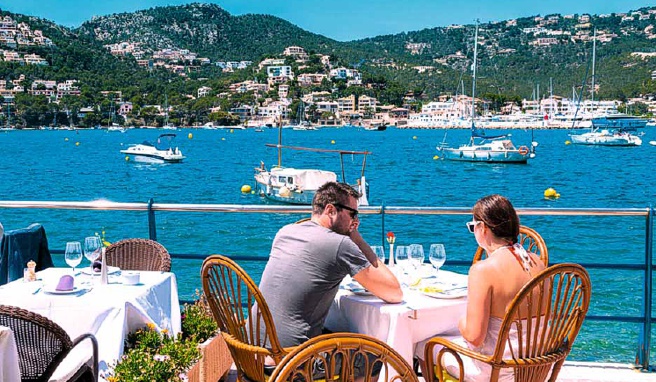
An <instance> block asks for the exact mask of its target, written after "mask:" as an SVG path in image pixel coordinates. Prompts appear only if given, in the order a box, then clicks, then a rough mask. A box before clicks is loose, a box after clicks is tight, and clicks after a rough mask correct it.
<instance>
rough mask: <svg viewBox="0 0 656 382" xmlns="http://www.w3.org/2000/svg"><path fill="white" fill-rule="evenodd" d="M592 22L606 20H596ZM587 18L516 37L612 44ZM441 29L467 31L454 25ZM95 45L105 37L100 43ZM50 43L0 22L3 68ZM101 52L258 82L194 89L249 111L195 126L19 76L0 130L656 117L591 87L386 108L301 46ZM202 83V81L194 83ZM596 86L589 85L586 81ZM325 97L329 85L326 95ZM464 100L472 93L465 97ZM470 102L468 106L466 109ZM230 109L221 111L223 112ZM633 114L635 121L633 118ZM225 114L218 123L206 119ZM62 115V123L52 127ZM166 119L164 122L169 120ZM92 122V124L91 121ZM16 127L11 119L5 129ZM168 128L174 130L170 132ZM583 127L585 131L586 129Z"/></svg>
mask: <svg viewBox="0 0 656 382" xmlns="http://www.w3.org/2000/svg"><path fill="white" fill-rule="evenodd" d="M613 16H614V17H617V16H620V17H621V23H622V25H623V26H622V29H621V31H622V33H633V32H636V33H637V32H639V33H641V34H644V35H645V36H646V38H648V39H653V38H656V33H655V32H656V31H654V29H653V25H649V26H648V27H646V28H644V30H639V31H636V30H635V27H634V26H632V22H633V21H644V20H649V19H651V18H654V17H656V10H655V9H648V10H645V11H644V12H641V11H635V12H631V13H626V14H620V15H618V14H613ZM598 17H600V18H604V17H610V15H599V16H598ZM561 19H565V20H568V19H569V20H570V21H573V22H575V24H574V26H573V29H571V30H563V29H557V28H555V27H554V26H555V25H557V24H558V22H559V20H561ZM590 22H591V20H590V16H589V15H586V14H584V15H576V16H575V15H564V16H560V15H555V16H546V17H541V16H537V17H535V18H534V19H533V25H532V26H530V27H525V28H522V29H521V32H522V34H523V36H525V37H527V38H528V45H530V46H533V47H548V46H550V45H555V44H576V43H582V42H589V41H591V40H592V39H595V40H596V42H597V43H599V44H603V43H608V42H611V41H613V39H615V38H617V37H618V35H617V34H616V33H610V32H608V31H604V30H596V29H595V30H593V28H592V27H591V23H590ZM504 23H505V25H506V26H507V27H512V26H517V20H507V21H504ZM448 28H464V26H461V25H453V26H451V27H448ZM100 38H101V39H102V38H103V36H102V34H101V35H100ZM478 44H479V45H480V48H481V49H482V50H484V51H487V53H488V54H498V55H504V54H510V53H513V51H514V50H513V49H502V48H501V47H500V46H499V43H498V41H496V40H495V37H494V35H493V34H492V35H489V36H488V37H487V38H486V37H483V38H481V39H479V41H478ZM52 45H53V42H52V40H51V39H50V38H48V37H46V36H44V34H43V32H42V31H40V30H33V29H31V28H30V26H29V25H27V24H26V23H24V22H20V23H19V22H16V21H15V20H13V19H12V18H11V17H10V16H4V17H3V18H2V19H0V47H4V48H5V49H0V59H1V60H3V61H5V62H15V63H19V64H20V65H43V66H47V65H49V64H48V61H47V60H45V59H44V58H42V57H41V56H39V55H38V54H34V53H31V54H30V53H20V51H23V52H24V51H25V50H24V49H22V50H21V49H20V48H25V47H31V46H41V47H48V46H52ZM104 47H105V49H107V51H109V52H110V53H111V54H112V55H113V56H115V57H119V58H122V59H126V58H130V59H134V60H135V61H136V63H137V65H139V66H140V67H142V68H144V69H145V70H148V71H152V70H167V71H170V72H172V73H175V74H178V75H179V76H182V77H186V76H188V75H189V73H192V72H193V71H197V70H198V69H199V68H200V67H203V66H208V65H213V66H216V67H219V68H220V69H221V71H222V72H224V73H231V72H234V71H237V70H252V71H253V72H254V73H258V74H259V76H257V77H254V79H252V80H245V81H240V82H234V83H231V84H229V85H228V86H227V87H225V88H221V89H219V88H213V87H211V86H198V87H197V88H196V89H195V91H194V92H192V93H190V94H183V95H182V96H183V97H184V98H186V99H192V100H193V99H201V98H203V97H208V98H209V99H214V100H216V99H228V100H231V99H233V98H236V97H240V96H241V95H244V94H248V95H250V98H249V99H252V100H256V101H253V102H251V103H244V102H231V103H223V104H222V105H223V107H222V106H218V105H217V104H218V102H214V103H213V105H212V102H210V103H208V105H209V107H208V108H207V111H206V113H205V117H204V118H195V119H194V120H193V121H192V120H190V118H185V117H184V116H182V117H179V118H175V117H174V115H175V114H176V113H175V108H176V106H175V105H168V104H167V103H166V102H165V103H163V104H141V105H135V104H134V103H133V102H131V101H130V100H128V99H126V97H124V96H123V94H122V92H121V91H120V90H116V89H105V90H104V91H101V93H102V94H103V95H104V96H105V98H106V100H108V101H109V104H110V106H109V107H106V108H105V109H103V108H102V107H101V105H98V104H96V105H94V104H89V105H81V106H79V107H77V108H73V107H69V106H68V105H67V102H63V103H62V101H65V100H66V99H67V98H68V99H70V98H69V97H79V96H80V95H81V91H80V87H82V86H84V85H85V84H83V83H80V81H78V80H77V79H75V78H69V79H66V80H60V81H55V80H46V79H41V78H26V77H25V75H23V74H21V75H20V76H18V77H17V78H13V79H0V97H2V98H1V100H2V103H3V107H2V113H1V114H0V125H2V126H3V128H6V129H11V128H14V127H17V128H37V129H38V128H73V127H88V128H94V127H96V128H99V127H111V126H112V125H116V126H122V127H161V126H163V125H178V126H181V127H182V126H183V127H206V128H213V127H216V126H218V125H230V126H243V127H267V126H268V127H271V126H277V125H280V124H282V125H284V126H286V125H295V126H297V127H299V128H302V126H300V125H301V124H303V125H305V126H314V127H318V126H331V125H332V126H345V125H347V126H348V125H354V126H363V127H374V128H375V127H376V126H383V125H385V126H387V125H393V126H397V127H399V128H406V127H407V128H469V127H471V120H472V113H474V115H475V118H476V120H477V121H478V122H477V123H479V124H483V125H484V126H486V127H490V128H517V127H520V128H527V127H533V128H571V127H572V126H573V123H574V122H576V121H589V120H590V119H591V118H592V117H594V116H596V115H608V114H613V113H617V112H618V111H621V112H627V111H631V108H632V107H633V108H634V114H637V113H640V114H642V115H643V116H644V115H652V114H654V113H655V112H656V99H654V97H653V95H651V94H644V95H641V96H639V97H633V98H629V99H624V100H618V99H595V98H594V92H595V91H599V84H595V85H592V86H594V89H592V97H590V94H589V93H590V91H589V90H588V91H587V92H585V93H584V91H583V90H581V89H575V88H573V89H572V91H571V92H572V94H571V95H562V94H553V91H552V90H551V89H550V87H551V86H552V85H551V84H550V85H547V86H544V84H543V87H542V92H540V89H539V85H538V89H535V90H534V91H533V96H532V97H531V98H523V99H517V100H513V101H506V102H505V103H504V104H503V105H502V106H501V107H497V108H496V110H492V109H491V107H490V101H488V100H485V99H483V98H480V97H475V99H474V102H472V97H471V95H468V94H467V93H468V92H469V90H471V89H469V88H467V89H466V88H465V85H464V82H463V84H462V86H461V87H458V90H457V91H455V92H450V93H448V94H440V95H438V96H437V98H436V99H427V98H426V97H425V95H423V94H416V93H415V92H413V91H412V90H410V89H408V90H407V92H406V94H405V96H404V97H403V100H402V102H401V104H386V103H383V102H380V101H379V100H378V99H376V98H375V97H372V96H370V95H367V91H366V90H367V88H371V87H372V86H374V85H375V84H371V83H369V84H365V83H363V80H362V73H361V72H360V71H359V70H358V69H355V68H350V67H345V66H339V65H337V64H336V62H337V60H335V59H334V57H331V55H327V54H320V53H312V54H310V53H309V52H307V51H306V49H304V48H303V47H301V46H288V47H287V48H285V49H284V51H283V52H280V54H279V55H277V56H276V57H268V58H264V59H262V60H261V61H259V62H253V61H247V60H243V61H214V62H213V61H212V60H210V59H209V58H207V57H199V55H198V54H197V53H194V52H192V51H190V50H189V49H181V48H179V49H176V48H166V49H157V50H155V49H150V48H147V47H145V46H143V44H141V43H139V42H129V41H123V42H119V43H112V44H105V45H104ZM430 48H431V44H430V43H417V42H411V41H409V42H407V43H406V44H405V49H406V51H407V52H409V53H410V54H412V55H415V54H421V53H422V51H424V50H426V49H430ZM653 55H654V53H649V52H633V53H632V54H631V56H632V57H635V58H636V59H643V60H644V59H646V58H648V57H651V56H653ZM468 60H469V59H468V58H467V56H466V54H464V53H463V52H460V51H458V52H456V53H455V54H451V55H447V56H444V57H440V58H435V59H434V62H435V65H434V66H429V65H418V66H411V69H413V70H416V71H417V72H418V73H427V74H430V73H431V72H439V71H440V67H442V66H444V65H446V66H450V67H462V66H463V65H464V66H465V67H466V66H467V62H468ZM372 65H378V66H386V67H390V66H391V67H394V66H395V65H399V64H395V63H389V62H386V61H385V60H380V62H373V63H372ZM403 65H409V64H403ZM310 67H311V68H319V69H320V70H317V71H316V72H307V69H308V68H310ZM295 70H296V71H300V72H301V73H298V74H297V73H295ZM650 79H651V80H653V79H656V70H654V71H653V72H652V73H651V78H650ZM199 82H201V81H199ZM338 82H339V83H342V84H344V85H345V86H346V87H355V88H357V87H360V88H362V89H363V91H358V92H357V94H353V93H352V94H350V95H347V96H342V97H340V96H339V94H338V92H336V90H337V87H336V86H335V85H334V84H336V83H338ZM593 83H594V79H593ZM327 84H328V85H331V84H332V85H333V86H334V87H333V88H332V91H328V90H321V91H315V90H314V89H316V88H318V87H320V86H322V85H323V87H324V88H326V85H327ZM328 88H330V86H328ZM21 93H22V94H28V95H32V96H44V97H46V99H47V102H48V103H49V104H55V105H56V106H53V108H55V109H57V111H56V112H53V118H51V120H47V121H41V122H42V125H39V126H34V125H33V124H32V125H31V126H28V125H30V123H26V122H23V123H21V121H20V118H17V115H16V112H17V110H16V105H15V102H14V101H15V97H16V95H17V94H21ZM469 94H471V92H469ZM472 103H474V105H475V107H472ZM226 104H229V105H230V107H229V108H228V109H227V110H226V108H225V105H226ZM638 111H639V112H638ZM213 115H214V116H217V115H222V116H223V117H222V118H213V117H212V116H213ZM58 116H59V118H57V117H58ZM169 116H171V119H170V120H169ZM92 117H93V118H92ZM12 118H13V120H12ZM169 121H172V122H173V123H170V122H169ZM582 127H585V122H583V126H582Z"/></svg>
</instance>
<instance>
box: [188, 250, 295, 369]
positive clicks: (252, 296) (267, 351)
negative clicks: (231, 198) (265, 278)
mask: <svg viewBox="0 0 656 382" xmlns="http://www.w3.org/2000/svg"><path fill="white" fill-rule="evenodd" d="M201 277H202V283H203V292H204V294H205V296H206V298H207V302H208V304H209V306H210V309H211V310H212V314H213V316H214V319H215V320H216V322H217V324H218V326H219V329H220V330H221V335H222V336H223V338H224V339H225V340H226V343H227V344H228V348H229V349H230V353H231V355H232V358H233V360H234V361H235V366H236V368H237V374H238V376H239V378H240V380H243V378H244V377H246V378H248V379H249V380H252V381H258V382H263V381H265V379H266V377H265V374H264V365H265V359H266V358H267V357H270V358H271V360H272V361H273V362H274V363H275V364H277V363H278V362H280V361H281V360H282V358H283V357H284V356H285V354H287V352H286V351H285V349H283V348H282V347H281V346H280V342H279V341H278V336H277V334H276V329H275V326H274V324H273V318H272V316H271V312H270V311H269V307H268V305H267V304H266V301H265V300H264V297H263V296H262V293H261V292H260V289H259V288H258V287H257V285H256V284H255V282H254V281H253V280H252V279H251V278H250V276H249V275H248V274H247V273H246V271H244V270H243V269H242V268H241V267H240V266H239V265H237V263H235V262H234V261H232V260H231V259H229V258H227V257H225V256H220V255H212V256H210V257H208V258H207V259H205V261H204V262H203V266H202V269H201Z"/></svg>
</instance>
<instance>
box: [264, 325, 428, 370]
mask: <svg viewBox="0 0 656 382" xmlns="http://www.w3.org/2000/svg"><path fill="white" fill-rule="evenodd" d="M356 365H360V368H356ZM317 370H321V371H322V372H320V373H318V372H317ZM377 375H379V376H380V378H377V377H376V376H377ZM356 378H357V379H358V380H359V378H362V379H363V380H364V381H365V382H371V381H373V382H375V381H379V382H388V381H399V382H401V381H402V382H418V379H417V376H416V375H415V373H414V372H413V371H412V368H411V367H410V365H409V364H408V363H407V362H406V361H405V360H404V359H403V357H401V356H400V355H399V353H397V352H396V351H395V350H394V349H392V348H391V347H390V346H389V345H387V344H386V343H384V342H382V341H380V340H378V339H375V338H373V337H369V336H366V335H364V334H355V333H332V334H325V335H322V336H318V337H314V338H312V339H310V340H309V341H307V342H305V343H304V344H303V345H302V346H299V347H297V348H296V349H295V350H294V351H292V352H291V353H289V354H288V355H287V356H286V357H285V358H284V359H283V360H282V362H281V363H280V364H279V365H278V366H277V367H276V369H275V371H274V372H273V374H272V375H271V380H272V381H273V382H287V381H289V382H292V381H293V382H310V381H332V380H339V381H353V380H354V379H356Z"/></svg>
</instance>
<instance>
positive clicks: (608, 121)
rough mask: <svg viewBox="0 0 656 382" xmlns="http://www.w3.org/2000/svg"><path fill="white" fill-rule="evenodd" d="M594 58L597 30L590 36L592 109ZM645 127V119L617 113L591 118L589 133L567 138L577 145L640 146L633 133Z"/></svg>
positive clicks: (638, 138)
mask: <svg viewBox="0 0 656 382" xmlns="http://www.w3.org/2000/svg"><path fill="white" fill-rule="evenodd" d="M596 57H597V30H596V29H595V30H594V32H593V36H592V87H591V93H590V94H591V96H590V98H591V100H592V102H591V105H592V107H594V91H595V66H596ZM593 116H594V109H593ZM646 125H647V120H646V119H643V118H638V117H632V116H629V115H626V114H621V113H618V114H611V115H606V116H600V117H597V118H592V126H591V127H590V131H587V132H584V133H580V134H575V133H571V134H570V135H569V136H570V139H571V142H572V143H573V144H577V145H594V146H640V145H642V139H641V138H640V137H639V136H638V135H636V134H633V133H634V132H636V131H637V129H639V128H643V127H645V126H646Z"/></svg>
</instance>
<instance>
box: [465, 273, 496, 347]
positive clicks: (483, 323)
mask: <svg viewBox="0 0 656 382" xmlns="http://www.w3.org/2000/svg"><path fill="white" fill-rule="evenodd" d="M486 265H487V264H485V263H484V262H479V263H476V264H474V265H472V267H471V268H470V269H469V277H468V278H467V314H466V315H465V316H464V317H463V318H461V319H460V321H459V323H458V329H460V334H462V336H463V338H464V339H465V340H467V342H469V343H471V344H472V345H474V346H476V347H478V346H481V345H482V344H483V341H484V340H485V336H486V335H487V325H488V321H489V319H490V308H491V303H492V284H491V283H490V282H489V275H488V273H489V269H488V267H487V266H486Z"/></svg>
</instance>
